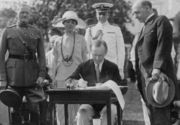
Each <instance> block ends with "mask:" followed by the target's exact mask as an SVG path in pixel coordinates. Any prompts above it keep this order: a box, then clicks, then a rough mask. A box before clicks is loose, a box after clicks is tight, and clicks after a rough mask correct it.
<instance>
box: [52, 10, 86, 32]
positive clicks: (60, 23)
mask: <svg viewBox="0 0 180 125" xmlns="http://www.w3.org/2000/svg"><path fill="white" fill-rule="evenodd" d="M66 20H74V21H76V23H77V25H76V28H82V29H85V28H86V23H85V22H84V21H83V20H82V19H80V18H79V17H78V15H77V14H76V12H74V11H66V12H65V13H64V14H63V16H62V18H59V19H57V21H55V22H54V23H55V24H53V27H64V22H65V21H66Z"/></svg>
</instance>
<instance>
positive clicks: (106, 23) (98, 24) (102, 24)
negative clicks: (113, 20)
mask: <svg viewBox="0 0 180 125" xmlns="http://www.w3.org/2000/svg"><path fill="white" fill-rule="evenodd" d="M107 25H109V22H108V21H106V22H105V23H100V22H98V23H97V26H99V27H104V26H107Z"/></svg>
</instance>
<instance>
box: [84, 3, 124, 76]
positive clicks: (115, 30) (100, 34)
mask: <svg viewBox="0 0 180 125" xmlns="http://www.w3.org/2000/svg"><path fill="white" fill-rule="evenodd" d="M112 6H113V4H111V3H95V4H93V6H92V7H93V8H95V9H96V17H97V20H98V23H97V24H96V25H94V26H90V27H89V28H87V30H86V34H85V39H86V41H87V45H88V46H89V47H88V48H90V46H91V44H92V42H93V40H95V39H103V40H104V41H106V43H107V46H108V48H109V51H108V53H107V55H106V58H107V59H108V60H111V61H112V62H114V63H115V64H117V65H118V68H119V71H120V75H121V77H122V78H123V77H124V71H123V70H124V61H125V45H124V39H123V35H122V32H121V29H120V28H119V26H117V25H111V24H110V23H109V22H108V18H109V13H108V12H109V9H110V8H111V7H112Z"/></svg>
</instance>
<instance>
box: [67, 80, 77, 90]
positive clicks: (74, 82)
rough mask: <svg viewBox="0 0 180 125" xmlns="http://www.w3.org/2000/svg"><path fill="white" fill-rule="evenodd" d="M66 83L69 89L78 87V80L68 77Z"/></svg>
mask: <svg viewBox="0 0 180 125" xmlns="http://www.w3.org/2000/svg"><path fill="white" fill-rule="evenodd" d="M65 84H66V88H67V89H75V88H76V85H77V80H74V79H67V80H66V81H65Z"/></svg>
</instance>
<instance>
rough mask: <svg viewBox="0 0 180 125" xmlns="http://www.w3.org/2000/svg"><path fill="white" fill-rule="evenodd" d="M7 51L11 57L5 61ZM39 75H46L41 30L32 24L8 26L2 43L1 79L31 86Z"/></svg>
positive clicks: (11, 83)
mask: <svg viewBox="0 0 180 125" xmlns="http://www.w3.org/2000/svg"><path fill="white" fill-rule="evenodd" d="M23 41H24V42H25V45H24V44H23ZM7 51H8V52H9V57H8V59H7V61H5V55H6V52H7ZM38 76H41V77H44V76H45V52H44V44H43V38H42V35H41V33H40V31H39V30H38V29H37V28H35V27H33V26H30V25H29V26H28V27H26V28H24V27H23V28H22V27H19V26H17V25H14V26H11V27H7V28H6V29H5V30H4V32H3V34H2V39H1V43H0V80H1V81H3V80H6V81H7V83H8V84H9V85H10V86H17V87H31V86H34V85H35V82H36V80H37V78H38Z"/></svg>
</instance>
